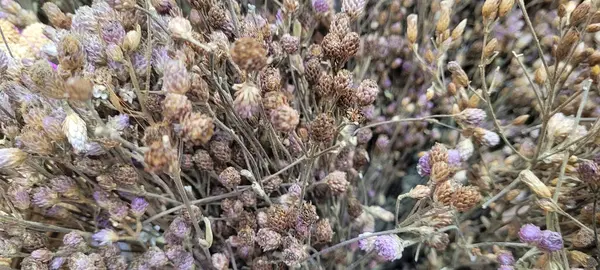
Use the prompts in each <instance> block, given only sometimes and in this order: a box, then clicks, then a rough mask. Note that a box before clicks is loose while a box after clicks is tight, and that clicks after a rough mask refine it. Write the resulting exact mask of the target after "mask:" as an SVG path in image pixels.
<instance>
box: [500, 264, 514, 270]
mask: <svg viewBox="0 0 600 270" xmlns="http://www.w3.org/2000/svg"><path fill="white" fill-rule="evenodd" d="M498 270H515V268H514V267H513V266H511V265H500V267H499V268H498Z"/></svg>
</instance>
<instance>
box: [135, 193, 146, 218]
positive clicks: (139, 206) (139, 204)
mask: <svg viewBox="0 0 600 270" xmlns="http://www.w3.org/2000/svg"><path fill="white" fill-rule="evenodd" d="M148 205H149V204H148V202H147V201H146V200H145V199H144V198H141V197H137V198H134V199H133V200H132V201H131V212H132V213H133V215H134V216H136V217H141V216H143V215H144V213H145V212H146V208H148Z"/></svg>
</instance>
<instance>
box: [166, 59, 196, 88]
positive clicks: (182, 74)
mask: <svg viewBox="0 0 600 270" xmlns="http://www.w3.org/2000/svg"><path fill="white" fill-rule="evenodd" d="M189 89H190V76H189V75H188V71H187V68H186V67H185V64H184V62H183V61H181V60H170V61H168V62H167V63H166V65H165V67H164V70H163V91H165V92H168V93H176V94H180V95H184V94H185V93H186V92H187V91H188V90H189Z"/></svg>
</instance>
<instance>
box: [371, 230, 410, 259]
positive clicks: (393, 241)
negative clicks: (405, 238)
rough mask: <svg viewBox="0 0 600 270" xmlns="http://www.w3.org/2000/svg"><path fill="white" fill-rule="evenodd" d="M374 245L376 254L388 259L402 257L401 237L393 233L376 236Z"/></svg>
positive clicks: (402, 245)
mask: <svg viewBox="0 0 600 270" xmlns="http://www.w3.org/2000/svg"><path fill="white" fill-rule="evenodd" d="M374 246H375V250H376V251H377V254H379V256H381V257H383V258H384V259H386V260H388V261H394V260H397V259H400V258H402V252H403V251H404V244H403V242H402V239H400V237H398V236H397V235H395V234H392V235H380V236H377V238H376V239H375V243H374Z"/></svg>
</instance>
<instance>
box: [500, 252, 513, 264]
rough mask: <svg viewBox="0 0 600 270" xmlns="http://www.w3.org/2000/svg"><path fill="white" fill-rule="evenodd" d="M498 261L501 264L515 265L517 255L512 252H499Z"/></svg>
mask: <svg viewBox="0 0 600 270" xmlns="http://www.w3.org/2000/svg"><path fill="white" fill-rule="evenodd" d="M497 259H498V263H500V264H501V265H513V264H515V257H513V255H512V253H510V252H502V253H500V254H498V257H497Z"/></svg>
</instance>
